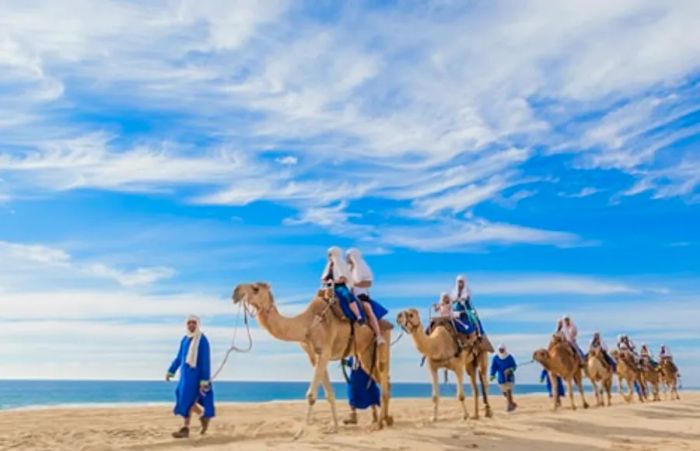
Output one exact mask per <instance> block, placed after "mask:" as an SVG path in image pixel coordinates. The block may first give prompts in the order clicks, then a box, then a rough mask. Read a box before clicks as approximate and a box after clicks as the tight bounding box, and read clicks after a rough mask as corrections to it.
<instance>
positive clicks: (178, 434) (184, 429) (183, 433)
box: [173, 427, 190, 438]
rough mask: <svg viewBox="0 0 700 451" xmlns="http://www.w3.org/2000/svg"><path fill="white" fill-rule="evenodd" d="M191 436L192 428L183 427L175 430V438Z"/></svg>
mask: <svg viewBox="0 0 700 451" xmlns="http://www.w3.org/2000/svg"><path fill="white" fill-rule="evenodd" d="M189 436H190V428H188V427H182V428H180V430H179V431H177V432H173V437H174V438H187V437H189Z"/></svg>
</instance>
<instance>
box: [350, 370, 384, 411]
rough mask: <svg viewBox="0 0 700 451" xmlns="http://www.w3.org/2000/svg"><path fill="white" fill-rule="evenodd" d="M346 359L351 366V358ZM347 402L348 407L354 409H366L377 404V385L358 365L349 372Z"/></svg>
mask: <svg viewBox="0 0 700 451" xmlns="http://www.w3.org/2000/svg"><path fill="white" fill-rule="evenodd" d="M348 361H349V365H350V366H351V367H352V366H353V361H352V358H350V359H348ZM348 403H349V404H350V407H354V408H355V409H366V408H368V407H371V406H378V405H379V387H378V386H377V383H376V382H375V381H374V379H372V378H371V377H369V374H367V373H365V371H364V370H363V369H362V367H361V366H359V365H358V366H357V368H353V369H352V371H351V372H350V383H349V384H348Z"/></svg>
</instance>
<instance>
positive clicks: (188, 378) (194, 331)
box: [165, 315, 216, 438]
mask: <svg viewBox="0 0 700 451" xmlns="http://www.w3.org/2000/svg"><path fill="white" fill-rule="evenodd" d="M178 370H179V371H180V380H179V382H178V384H177V388H176V389H175V408H174V409H173V413H174V414H175V415H179V416H181V417H182V418H183V419H184V424H183V426H182V428H180V430H179V431H177V432H174V433H173V437H175V438H186V437H188V436H189V434H190V418H191V416H192V413H195V412H201V413H202V415H201V416H200V419H199V420H200V423H201V425H202V429H201V431H200V432H201V434H204V433H206V432H207V429H208V427H209V422H210V420H211V418H213V417H214V415H215V414H216V411H215V408H214V390H213V387H212V384H211V380H210V377H211V355H210V349H209V341H208V340H207V337H206V336H205V335H204V334H203V333H202V332H201V330H200V320H199V318H198V317H197V316H195V315H190V316H189V317H188V318H187V333H186V335H185V336H184V337H183V338H182V340H181V341H180V349H179V350H178V352H177V356H175V359H174V360H173V363H171V364H170V368H168V373H167V375H166V376H165V380H168V381H169V380H170V379H172V378H173V377H175V374H176V373H177V371H178Z"/></svg>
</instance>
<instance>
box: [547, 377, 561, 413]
mask: <svg viewBox="0 0 700 451" xmlns="http://www.w3.org/2000/svg"><path fill="white" fill-rule="evenodd" d="M549 381H550V383H551V384H552V399H553V400H554V405H553V406H552V410H553V411H555V412H556V411H557V408H558V407H559V381H558V380H557V376H556V375H555V374H554V373H552V372H551V371H550V372H549Z"/></svg>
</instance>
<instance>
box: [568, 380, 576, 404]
mask: <svg viewBox="0 0 700 451" xmlns="http://www.w3.org/2000/svg"><path fill="white" fill-rule="evenodd" d="M572 379H573V378H572V377H567V378H566V388H567V389H568V390H569V402H570V403H571V410H576V402H575V401H574V384H573V381H572Z"/></svg>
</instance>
